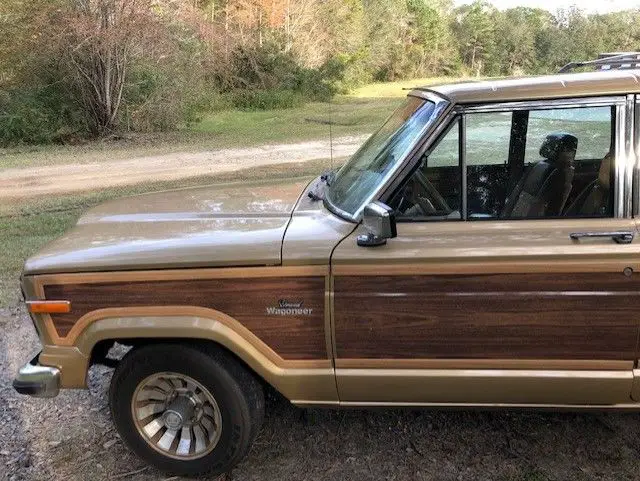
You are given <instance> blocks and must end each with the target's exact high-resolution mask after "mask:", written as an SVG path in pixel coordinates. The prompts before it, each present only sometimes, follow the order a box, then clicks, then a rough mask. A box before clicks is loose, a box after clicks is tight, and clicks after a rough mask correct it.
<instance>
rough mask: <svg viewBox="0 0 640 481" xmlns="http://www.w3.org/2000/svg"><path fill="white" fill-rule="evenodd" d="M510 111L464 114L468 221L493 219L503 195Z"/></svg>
mask: <svg viewBox="0 0 640 481" xmlns="http://www.w3.org/2000/svg"><path fill="white" fill-rule="evenodd" d="M512 117H513V113H512V112H491V113H478V114H472V115H467V121H466V123H467V135H466V140H467V144H466V149H467V210H468V217H469V218H485V217H495V216H497V215H498V214H499V212H500V211H501V209H502V206H503V205H504V200H505V197H506V195H507V184H508V172H509V167H508V162H509V142H510V139H511V122H512Z"/></svg>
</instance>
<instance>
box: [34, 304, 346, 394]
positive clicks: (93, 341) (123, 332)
mask: <svg viewBox="0 0 640 481" xmlns="http://www.w3.org/2000/svg"><path fill="white" fill-rule="evenodd" d="M76 328H77V329H78V331H79V332H77V337H75V341H74V345H73V346H68V347H64V346H51V349H45V351H44V352H43V358H42V363H43V364H48V363H49V362H54V364H49V365H56V366H58V367H59V368H61V372H62V385H61V387H63V388H64V387H84V386H86V372H87V369H88V367H89V359H90V358H91V352H92V350H93V348H94V347H95V346H96V345H97V344H98V343H99V342H101V341H107V340H127V339H149V340H153V339H193V340H206V341H211V342H215V343H217V344H219V345H221V346H223V347H224V348H226V349H227V350H229V351H230V352H232V353H233V354H235V355H236V356H237V357H238V358H240V359H241V360H242V361H244V362H245V363H246V364H247V365H248V366H249V367H250V368H251V369H252V370H253V371H254V372H255V373H256V374H257V375H258V376H260V377H261V378H262V379H264V380H265V381H266V382H267V383H269V384H270V385H271V386H273V387H274V388H275V389H277V390H278V391H279V392H280V393H281V394H282V395H284V396H285V397H286V398H287V399H289V400H290V401H291V402H293V403H305V404H313V403H319V404H331V403H335V402H337V400H338V395H337V390H336V383H335V374H334V369H333V366H332V363H331V361H329V360H313V361H289V360H285V359H283V358H281V357H280V356H279V355H278V354H277V353H276V352H274V351H273V350H272V349H271V348H270V347H269V346H267V345H266V344H265V343H264V342H262V341H261V340H260V339H259V338H257V337H256V336H255V335H253V334H252V333H251V332H250V331H249V330H247V329H246V328H245V327H244V326H243V325H242V324H240V323H239V322H238V321H236V320H235V319H233V318H231V317H229V316H227V315H226V314H224V313H222V312H219V311H215V310H213V309H207V308H201V307H175V306H173V307H148V308H145V307H135V308H110V309H101V310H98V311H94V312H93V313H91V317H90V319H87V322H86V323H85V325H77V326H74V329H76ZM62 351H64V353H63V352H62ZM65 353H67V354H69V356H72V357H73V361H72V362H63V363H61V362H60V360H61V358H63V357H65V356H64V354H65ZM80 363H82V366H80V367H78V364H80ZM61 364H64V365H61ZM70 365H71V366H72V367H69V366H70ZM65 371H67V374H66V375H65ZM80 373H82V375H81V374H80ZM81 378H82V379H81Z"/></svg>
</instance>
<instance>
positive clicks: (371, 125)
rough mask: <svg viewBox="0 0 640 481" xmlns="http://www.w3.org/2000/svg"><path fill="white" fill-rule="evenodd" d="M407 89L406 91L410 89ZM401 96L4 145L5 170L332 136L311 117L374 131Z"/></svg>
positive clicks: (1, 161) (355, 131)
mask: <svg viewBox="0 0 640 481" xmlns="http://www.w3.org/2000/svg"><path fill="white" fill-rule="evenodd" d="M405 93H406V92H405ZM398 102H399V99H397V98H357V97H346V96H341V97H338V98H336V99H335V100H334V101H333V102H331V103H311V104H307V105H304V106H302V107H299V108H293V109H284V110H265V111H250V112H248V111H240V110H229V111H222V112H216V113H212V114H210V115H207V116H205V117H204V118H203V120H202V122H200V123H198V124H196V125H194V126H193V127H191V128H189V129H185V130H181V131H178V132H167V133H161V134H136V135H131V136H125V139H123V140H117V141H114V140H111V141H98V142H90V143H87V144H85V145H76V146H25V147H19V148H12V149H0V171H2V170H3V169H9V168H20V167H34V166H46V165H57V164H71V163H80V164H82V163H92V162H105V161H110V160H118V159H125V158H132V157H139V156H147V155H161V154H170V153H174V152H196V151H203V150H219V149H226V148H236V147H251V146H256V145H264V144H281V143H293V142H299V141H305V140H315V139H327V138H328V136H329V128H328V127H327V126H326V125H321V124H318V123H315V122H309V121H307V119H315V120H332V121H334V122H336V123H338V124H340V125H337V126H335V127H334V135H335V136H336V137H341V136H349V135H361V134H366V133H370V132H372V131H373V130H375V129H376V128H377V127H379V126H380V124H381V122H383V121H384V119H386V118H387V117H388V116H389V115H390V114H391V112H392V111H393V110H394V109H395V108H396V106H397V105H398Z"/></svg>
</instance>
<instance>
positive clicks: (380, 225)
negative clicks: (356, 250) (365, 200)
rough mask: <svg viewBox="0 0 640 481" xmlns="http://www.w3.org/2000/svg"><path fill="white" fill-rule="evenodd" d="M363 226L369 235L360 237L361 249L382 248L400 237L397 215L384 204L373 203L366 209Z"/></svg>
mask: <svg viewBox="0 0 640 481" xmlns="http://www.w3.org/2000/svg"><path fill="white" fill-rule="evenodd" d="M362 224H363V226H364V228H365V229H366V230H367V232H368V233H367V234H362V235H359V236H358V245H359V246H361V247H375V246H381V245H384V244H386V243H387V239H393V238H394V237H396V236H397V235H398V233H397V231H396V216H395V213H394V212H393V209H392V208H391V207H389V206H388V205H385V204H383V203H382V202H378V201H376V202H371V203H370V204H368V205H367V206H366V207H365V208H364V212H363V218H362Z"/></svg>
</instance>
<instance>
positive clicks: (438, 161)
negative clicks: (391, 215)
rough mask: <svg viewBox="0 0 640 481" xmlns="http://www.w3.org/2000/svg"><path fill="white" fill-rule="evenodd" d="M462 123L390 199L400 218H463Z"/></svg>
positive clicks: (456, 123) (429, 153)
mask: <svg viewBox="0 0 640 481" xmlns="http://www.w3.org/2000/svg"><path fill="white" fill-rule="evenodd" d="M459 136H460V124H459V122H457V121H456V122H455V123H454V124H453V127H452V128H451V129H450V130H449V131H448V132H447V133H446V134H445V135H444V136H443V137H442V138H441V139H440V141H439V142H438V143H437V145H436V146H435V148H432V149H431V151H430V152H427V154H425V156H424V157H423V158H422V160H421V161H420V164H419V165H418V168H417V169H416V171H415V172H414V173H413V175H411V176H410V177H409V180H408V181H407V182H406V183H405V184H404V186H402V187H401V188H400V190H399V192H398V193H397V194H396V195H395V196H394V198H393V199H392V201H391V202H390V205H391V207H393V208H394V209H395V210H396V217H397V218H398V219H401V220H416V221H424V220H449V219H450V220H460V219H461V218H462V215H461V212H462V195H461V186H462V175H461V168H460V156H459Z"/></svg>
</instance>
